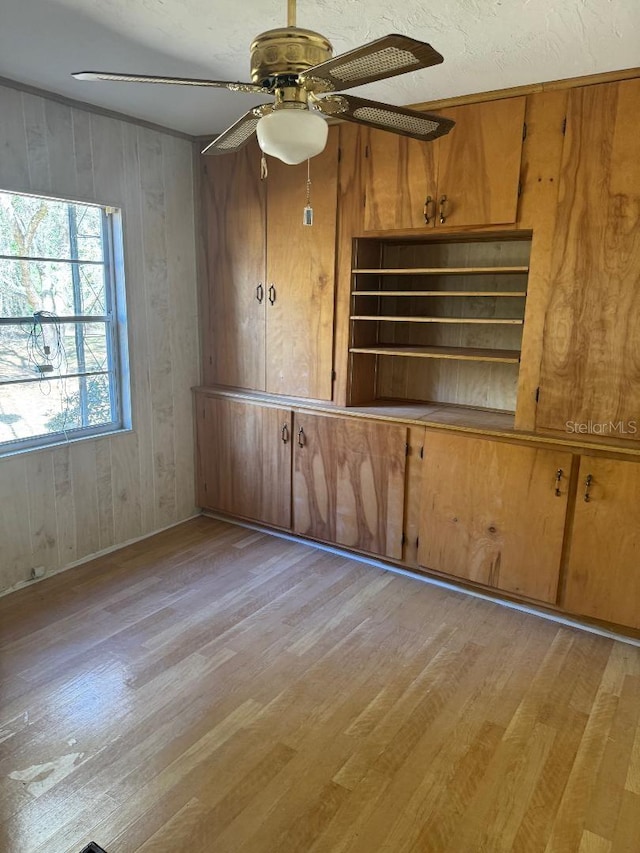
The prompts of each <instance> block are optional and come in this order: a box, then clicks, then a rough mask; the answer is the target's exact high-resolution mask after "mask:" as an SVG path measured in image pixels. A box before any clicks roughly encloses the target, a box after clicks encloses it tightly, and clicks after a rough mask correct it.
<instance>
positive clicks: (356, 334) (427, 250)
mask: <svg viewBox="0 0 640 853" xmlns="http://www.w3.org/2000/svg"><path fill="white" fill-rule="evenodd" d="M529 252H530V239H529V238H528V236H526V235H525V236H522V235H520V234H518V235H504V236H501V237H500V238H496V237H495V236H492V237H491V238H474V239H470V238H469V237H468V236H466V237H465V238H464V239H451V238H449V239H448V240H447V241H445V240H443V239H439V240H438V239H437V240H430V241H425V240H421V241H415V240H404V241H402V240H397V239H395V240H383V239H369V238H360V239H357V240H355V241H354V265H353V270H352V276H353V285H352V291H351V317H350V321H351V336H350V347H349V354H350V398H349V399H350V404H351V405H361V404H367V403H369V402H372V401H375V400H414V401H424V402H436V403H447V404H454V405H460V406H473V407H479V408H487V409H492V410H493V409H494V410H499V411H514V409H515V395H516V388H517V378H518V366H519V361H520V345H521V336H522V326H523V323H524V306H525V300H526V295H527V282H528V273H529Z"/></svg>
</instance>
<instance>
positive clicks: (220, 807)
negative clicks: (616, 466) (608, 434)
mask: <svg viewBox="0 0 640 853" xmlns="http://www.w3.org/2000/svg"><path fill="white" fill-rule="evenodd" d="M0 643H1V647H0V648H1V652H2V668H3V687H2V694H1V707H2V719H3V725H2V738H3V742H2V753H1V756H0V765H1V770H2V783H1V788H0V796H1V803H2V809H1V812H0V815H1V818H0V820H1V824H0V848H1V849H2V850H3V851H7V853H18V851H20V853H52V851H55V853H78V851H79V850H81V849H82V848H83V847H84V846H85V845H86V844H87V843H88V842H89V841H90V840H95V841H96V842H97V843H99V844H100V845H101V846H102V847H104V849H105V850H108V851H110V853H151V851H153V853H188V851H193V850H202V851H221V853H222V852H223V851H224V853H227V851H238V853H239V851H246V853H248V851H253V853H285V851H286V853H337V852H338V851H344V853H371V851H373V850H375V851H378V850H380V851H382V850H384V851H390V853H391V851H393V853H400V851H416V853H417V851H421V852H422V851H429V853H444V851H447V853H462V851H464V853H471V851H473V853H475V851H480V850H484V851H491V853H545V851H547V852H548V853H550V851H567V853H568V851H572V853H574V852H575V853H578V851H581V853H585V851H594V850H595V851H605V850H606V851H608V853H635V850H636V849H637V839H638V835H639V833H640V763H639V760H638V744H640V728H639V727H638V722H639V714H640V695H639V691H640V650H639V649H638V648H634V647H632V646H628V645H622V644H620V643H617V642H614V641H612V640H609V639H605V638H603V637H597V636H593V635H589V634H585V633H582V632H580V631H577V630H574V629H570V628H566V627H561V626H558V625H556V624H553V623H549V622H546V621H543V620H540V619H538V618H535V617H533V616H529V615H526V614H523V613H517V612H514V611H512V610H508V609H505V608H502V607H500V606H498V605H495V604H491V603H488V602H485V601H480V600H478V599H474V598H470V597H467V596H465V595H462V594H459V593H455V592H451V591H448V590H443V589H439V588H437V587H433V586H429V585H426V584H423V583H420V582H418V581H417V580H415V579H412V578H407V577H399V576H396V575H393V574H389V573H386V572H384V571H382V570H380V569H377V568H373V567H371V566H366V565H363V564H361V563H357V562H355V561H352V560H348V559H345V558H344V557H342V556H337V555H331V554H327V553H323V552H320V551H318V550H316V549H314V548H312V547H309V546H307V545H302V544H300V543H292V542H284V541H282V540H280V539H277V538H274V537H271V536H268V535H265V534H262V533H256V532H254V531H251V530H246V529H243V528H239V527H236V526H233V525H230V524H224V523H222V522H217V521H213V520H211V519H204V518H201V519H197V520H195V521H192V522H188V523H187V524H185V525H182V526H181V527H178V528H174V529H173V530H172V531H168V532H166V533H163V534H160V535H159V536H156V537H154V538H152V539H148V540H146V541H145V542H141V543H139V544H137V545H133V546H130V547H128V548H126V549H124V550H121V551H119V552H115V553H113V554H111V555H109V556H108V557H104V558H102V559H100V560H98V561H94V562H93V563H91V564H87V565H85V566H82V567H79V568H77V569H73V570H71V571H69V572H66V573H64V574H62V575H58V576H56V577H53V578H50V579H47V580H45V581H43V582H42V583H40V584H38V586H36V587H33V588H31V589H27V590H23V591H21V592H18V593H15V594H13V595H12V596H9V597H7V598H4V599H2V600H0Z"/></svg>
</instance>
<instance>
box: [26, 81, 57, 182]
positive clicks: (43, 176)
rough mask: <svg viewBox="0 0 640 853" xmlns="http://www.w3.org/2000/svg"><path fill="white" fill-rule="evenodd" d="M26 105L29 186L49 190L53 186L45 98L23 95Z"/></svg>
mask: <svg viewBox="0 0 640 853" xmlns="http://www.w3.org/2000/svg"><path fill="white" fill-rule="evenodd" d="M22 104H23V107H24V129H25V133H26V137H27V166H28V169H29V186H30V187H31V189H33V190H36V191H39V192H48V191H49V189H50V188H51V178H50V175H49V147H48V145H47V126H46V119H45V112H44V100H43V98H40V97H38V96H37V95H29V94H28V93H27V92H24V93H23V95H22Z"/></svg>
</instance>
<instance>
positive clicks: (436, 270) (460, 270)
mask: <svg viewBox="0 0 640 853" xmlns="http://www.w3.org/2000/svg"><path fill="white" fill-rule="evenodd" d="M351 272H352V273H354V274H356V273H357V274H358V275H518V274H523V275H526V274H527V273H528V272H529V267H528V266H527V267H412V268H399V269H354V270H351Z"/></svg>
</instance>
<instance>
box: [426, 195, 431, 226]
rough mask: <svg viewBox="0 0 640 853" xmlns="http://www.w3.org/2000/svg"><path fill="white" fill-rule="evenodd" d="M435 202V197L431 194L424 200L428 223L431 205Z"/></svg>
mask: <svg viewBox="0 0 640 853" xmlns="http://www.w3.org/2000/svg"><path fill="white" fill-rule="evenodd" d="M432 204H433V199H432V198H431V196H430V195H428V196H427V197H426V198H425V200H424V224H425V225H428V224H429V222H430V216H431V213H430V212H429V206H430V205H432Z"/></svg>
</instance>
